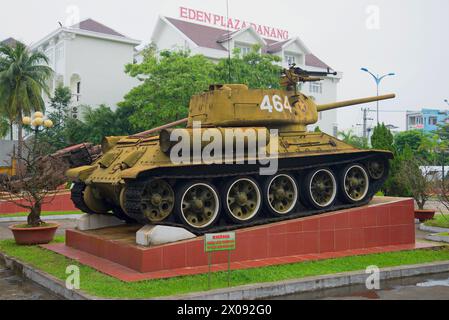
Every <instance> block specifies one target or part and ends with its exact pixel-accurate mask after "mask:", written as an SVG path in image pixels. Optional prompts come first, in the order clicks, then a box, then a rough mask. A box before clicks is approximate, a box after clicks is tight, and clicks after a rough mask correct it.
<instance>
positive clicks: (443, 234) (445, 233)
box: [437, 232, 449, 237]
mask: <svg viewBox="0 0 449 320" xmlns="http://www.w3.org/2000/svg"><path fill="white" fill-rule="evenodd" d="M437 236H441V237H449V232H442V233H437Z"/></svg>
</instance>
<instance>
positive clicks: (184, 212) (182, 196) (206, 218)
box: [175, 181, 220, 231]
mask: <svg viewBox="0 0 449 320" xmlns="http://www.w3.org/2000/svg"><path fill="white" fill-rule="evenodd" d="M175 210H176V213H177V216H178V218H179V220H180V221H181V222H182V224H183V225H185V226H186V227H187V228H188V229H190V230H192V231H199V230H207V228H209V227H212V226H213V225H214V224H215V222H216V221H217V220H218V214H219V212H220V197H219V196H218V191H217V189H216V188H215V187H214V186H213V185H212V184H211V183H209V182H201V181H199V182H190V183H185V184H182V185H181V186H180V187H179V188H178V189H177V192H176V205H175Z"/></svg>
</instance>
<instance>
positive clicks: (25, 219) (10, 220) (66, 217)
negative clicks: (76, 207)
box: [0, 214, 83, 223]
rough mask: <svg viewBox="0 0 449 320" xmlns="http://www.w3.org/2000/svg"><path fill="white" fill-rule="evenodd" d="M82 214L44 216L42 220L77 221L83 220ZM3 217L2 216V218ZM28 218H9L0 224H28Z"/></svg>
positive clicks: (2, 220) (0, 219) (0, 220)
mask: <svg viewBox="0 0 449 320" xmlns="http://www.w3.org/2000/svg"><path fill="white" fill-rule="evenodd" d="M82 216H83V215H82V214H65V215H60V216H59V215H58V216H42V220H47V221H51V220H76V219H79V218H81V217H82ZM0 217H1V216H0ZM26 221H27V217H9V218H0V223H5V222H6V223H7V222H26Z"/></svg>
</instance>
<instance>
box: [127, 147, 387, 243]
mask: <svg viewBox="0 0 449 320" xmlns="http://www.w3.org/2000/svg"><path fill="white" fill-rule="evenodd" d="M372 158H379V155H376V154H374V155H371V156H365V157H358V158H355V159H349V160H346V161H338V162H327V163H324V162H322V163H319V164H316V163H315V164H312V165H303V166H298V167H289V168H283V169H280V170H279V171H278V173H288V172H292V173H297V172H298V171H304V170H310V169H313V168H319V167H337V166H344V165H348V164H352V163H354V164H355V163H360V162H365V161H367V160H370V159H372ZM381 158H382V157H381ZM383 160H387V158H385V157H384V159H383ZM385 162H386V168H385V172H384V175H383V177H382V178H381V179H379V180H375V181H371V183H370V187H369V189H368V193H367V196H366V198H365V200H364V201H361V202H358V203H356V204H345V203H341V202H337V203H336V205H334V206H333V207H331V208H330V209H324V210H315V209H314V210H312V209H309V208H306V207H304V206H302V207H301V208H300V210H299V211H297V212H294V213H292V214H289V215H288V216H287V217H272V216H270V217H267V216H264V215H263V214H261V215H260V216H259V219H258V220H255V221H253V222H249V223H242V224H238V225H237V224H233V225H232V224H230V223H229V222H228V221H227V220H226V219H225V218H224V217H222V218H220V220H218V222H217V224H216V225H215V226H213V227H210V228H207V230H197V229H193V228H190V227H189V226H186V225H184V224H181V223H179V222H178V221H177V219H176V217H174V213H172V214H171V215H170V216H169V217H168V218H167V219H166V220H164V221H162V222H159V223H156V224H158V225H167V226H173V227H182V228H187V229H188V230H189V231H191V232H192V233H194V234H196V235H199V236H200V235H204V234H205V233H214V232H223V231H231V230H235V229H241V228H247V227H253V226H257V225H264V224H269V223H273V222H279V221H286V220H291V219H296V218H300V217H308V216H314V215H318V214H322V213H326V212H330V211H337V210H342V209H349V208H355V207H360V206H363V205H367V204H368V203H369V202H370V201H371V200H372V198H373V197H374V195H375V194H376V193H377V192H378V190H380V188H381V187H382V185H383V184H384V182H385V181H386V179H387V178H388V171H389V164H388V161H385ZM203 172H204V171H203ZM256 174H258V171H253V170H250V171H243V172H234V173H231V172H229V173H219V174H213V173H212V174H194V173H190V174H186V175H159V174H157V175H154V176H153V178H154V179H165V180H175V181H177V182H179V181H185V180H191V179H195V180H203V179H217V178H218V179H219V178H228V177H234V176H254V175H256ZM337 176H338V175H337ZM151 178H152V177H151V176H150V177H145V178H140V179H138V180H134V181H127V191H126V193H125V205H126V207H125V213H126V214H128V215H129V216H130V217H131V218H133V219H135V220H137V221H138V222H140V223H149V221H148V220H146V219H145V218H144V217H143V213H142V211H141V208H140V207H141V205H140V203H141V190H142V187H143V186H144V185H145V183H146V181H148V179H151ZM298 183H299V181H298ZM338 201H339V200H338ZM298 207H299V206H298Z"/></svg>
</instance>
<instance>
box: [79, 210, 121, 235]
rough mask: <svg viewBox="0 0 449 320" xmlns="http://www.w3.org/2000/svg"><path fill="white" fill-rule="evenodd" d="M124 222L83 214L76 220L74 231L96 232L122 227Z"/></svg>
mask: <svg viewBox="0 0 449 320" xmlns="http://www.w3.org/2000/svg"><path fill="white" fill-rule="evenodd" d="M124 224H125V222H124V221H122V220H120V219H117V218H116V217H114V216H110V215H104V214H87V213H86V214H84V215H83V216H82V217H81V218H79V219H78V220H77V225H76V229H78V230H79V231H89V230H98V229H103V228H110V227H116V226H120V225H124Z"/></svg>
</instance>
